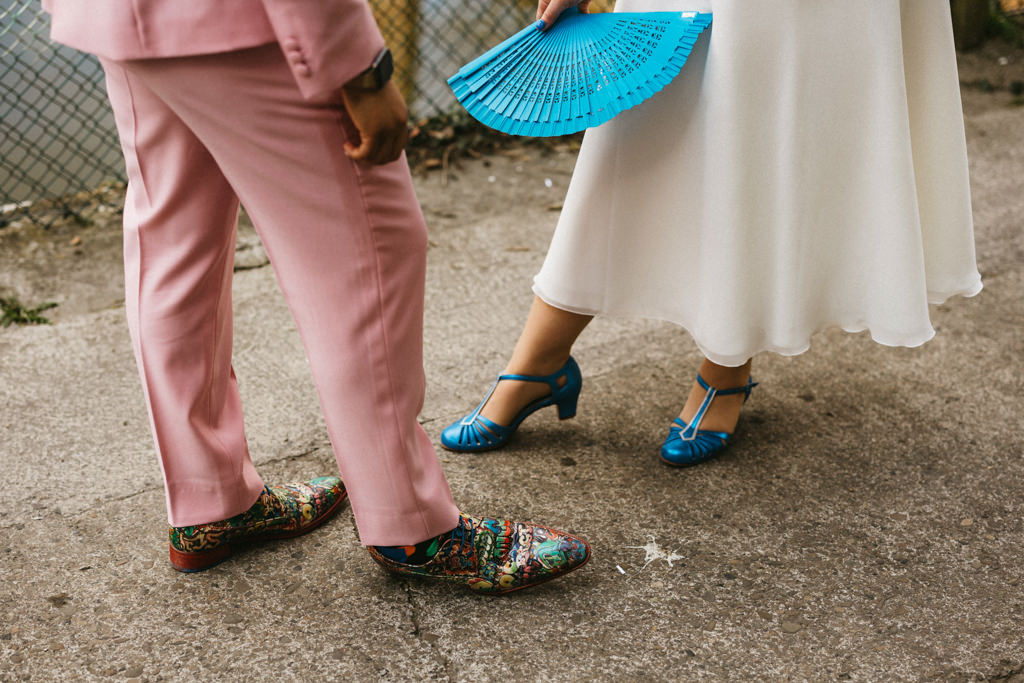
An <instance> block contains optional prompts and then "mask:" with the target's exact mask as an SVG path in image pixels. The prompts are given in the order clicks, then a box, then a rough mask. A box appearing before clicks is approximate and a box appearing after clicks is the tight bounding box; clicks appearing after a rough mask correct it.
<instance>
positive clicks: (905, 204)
mask: <svg viewBox="0 0 1024 683" xmlns="http://www.w3.org/2000/svg"><path fill="white" fill-rule="evenodd" d="M663 10H702V11H708V10H710V11H713V12H714V23H713V24H712V27H711V29H710V30H709V31H708V32H706V33H705V35H704V37H702V39H701V40H700V42H699V43H698V44H697V46H696V48H695V49H694V51H693V53H692V54H691V56H690V58H689V61H688V62H687V64H686V65H685V66H684V67H683V70H682V72H681V73H680V75H679V76H678V77H677V78H676V80H675V81H673V82H672V83H671V84H670V85H669V86H668V87H666V88H665V89H664V90H663V91H662V92H660V93H658V94H657V95H655V96H654V97H653V98H651V99H650V100H648V101H647V102H644V103H643V104H641V105H639V106H637V107H635V108H633V109H631V110H629V111H627V112H625V113H623V114H621V115H619V116H618V117H617V118H615V119H613V120H612V121H610V122H608V123H606V124H604V125H603V126H600V127H598V128H595V129H593V130H590V131H588V132H587V134H586V136H585V139H584V142H583V147H582V149H581V150H580V155H579V160H578V162H577V166H576V171H575V174H574V175H573V179H572V182H571V184H570V187H569V191H568V195H567V197H566V200H565V205H564V209H563V211H562V215H561V218H560V220H559V222H558V227H557V229H556V231H555V235H554V238H553V241H552V243H551V248H550V250H549V252H548V255H547V258H546V260H545V262H544V265H543V267H542V269H541V271H540V273H539V274H538V275H537V277H536V279H535V281H534V292H535V293H536V294H537V295H538V296H539V297H541V298H542V299H543V300H544V301H546V302H548V303H549V304H551V305H553V306H556V307H558V308H561V309H564V310H568V311H574V312H578V313H588V314H608V315H630V316H642V317H648V318H657V319H662V320H668V321H671V322H674V323H676V324H678V325H681V326H682V327H684V328H685V329H687V330H688V331H689V332H690V333H691V334H692V335H693V337H694V339H695V341H696V343H697V345H698V346H699V347H700V349H701V351H703V353H704V355H705V356H707V357H708V358H709V359H711V360H712V361H714V362H716V363H719V364H721V365H740V364H742V363H743V362H745V361H746V360H747V359H748V358H750V357H751V356H753V355H754V354H756V353H758V352H760V351H765V350H770V351H776V352H778V353H782V354H787V355H793V354H798V353H801V352H803V351H805V350H806V349H807V348H808V345H809V343H810V337H811V335H812V334H813V333H814V332H816V331H817V330H820V329H822V328H825V327H829V326H834V325H838V326H840V327H842V328H843V329H845V330H848V331H851V332H854V331H862V330H870V333H871V336H872V338H873V339H875V340H876V341H878V342H880V343H882V344H887V345H893V346H917V345H919V344H922V343H924V342H925V341H927V340H928V339H930V338H931V337H932V336H933V335H934V330H933V328H932V326H931V322H930V320H929V316H928V304H929V303H939V302H942V301H944V300H945V299H946V298H948V297H950V296H952V295H954V294H961V295H966V296H972V295H974V294H976V293H978V292H979V291H980V290H981V278H980V276H979V274H978V270H977V266H976V263H975V256H974V235H973V224H972V219H971V203H970V189H969V185H968V173H967V152H966V145H965V140H964V124H963V116H962V112H961V108H960V91H959V85H958V78H957V67H956V58H955V53H954V50H953V35H952V28H951V21H950V9H949V3H948V2H945V0H862V1H860V2H849V1H848V0H813V1H812V0H771V1H770V2H767V1H766V2H752V1H751V0H703V1H702V0H620V2H619V3H618V6H617V7H616V11H620V12H632V11H663Z"/></svg>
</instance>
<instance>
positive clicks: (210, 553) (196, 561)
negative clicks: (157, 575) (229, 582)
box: [170, 545, 231, 573]
mask: <svg viewBox="0 0 1024 683" xmlns="http://www.w3.org/2000/svg"><path fill="white" fill-rule="evenodd" d="M170 551H171V566H173V567H174V568H175V569H177V570H178V571H179V572H186V573H191V572H201V571H203V570H204V569H209V568H210V567H212V566H214V565H217V564H220V563H221V562H223V561H224V560H226V559H228V558H229V557H231V546H230V545H222V546H218V547H216V548H211V549H210V550H200V551H199V552H194V553H189V552H183V551H181V550H178V549H177V548H175V547H174V546H173V545H172V546H170Z"/></svg>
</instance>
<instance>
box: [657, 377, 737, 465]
mask: <svg viewBox="0 0 1024 683" xmlns="http://www.w3.org/2000/svg"><path fill="white" fill-rule="evenodd" d="M697 382H699V383H700V386H701V388H702V389H704V391H705V392H706V393H705V394H704V400H703V401H701V404H700V407H699V408H698V409H697V412H696V414H694V416H693V419H691V420H690V424H685V423H684V422H683V421H682V420H681V419H679V418H678V417H677V418H676V419H675V420H673V421H672V427H671V428H670V429H669V430H668V437H666V439H665V443H664V444H662V446H661V459H662V460H663V461H664V462H665V463H667V464H669V465H673V466H675V467H686V466H689V465H696V464H699V463H702V462H704V461H705V460H708V459H710V458H713V457H714V456H716V455H718V454H719V453H721V452H722V451H723V450H725V447H726V446H727V445H728V444H729V437H730V436H732V435H731V434H728V433H726V432H715V431H711V430H709V429H701V428H700V423H701V422H702V421H703V420H704V416H705V415H707V412H708V408H710V407H711V402H712V401H714V400H715V397H716V396H729V395H730V394H740V393H742V394H745V396H744V397H743V402H744V403H746V402H747V399H749V398H750V392H751V391H752V390H753V389H754V387H756V386H757V382H755V381H754V380H753V379H752V378H748V379H747V383H746V384H745V385H743V386H741V387H733V388H731V389H715V388H714V387H713V386H711V385H710V384H708V383H707V382H705V381H704V378H703V377H701V376H700V373H697Z"/></svg>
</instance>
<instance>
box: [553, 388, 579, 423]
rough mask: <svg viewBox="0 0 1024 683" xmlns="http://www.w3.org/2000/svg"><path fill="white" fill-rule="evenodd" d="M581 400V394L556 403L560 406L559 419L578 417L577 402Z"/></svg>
mask: <svg viewBox="0 0 1024 683" xmlns="http://www.w3.org/2000/svg"><path fill="white" fill-rule="evenodd" d="M578 400H579V394H576V395H574V396H570V397H567V398H565V399H563V400H561V401H559V402H558V403H557V404H556V405H557V406H558V419H559V420H568V419H570V418H573V417H576V402H577V401H578Z"/></svg>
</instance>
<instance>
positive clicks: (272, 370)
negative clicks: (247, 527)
mask: <svg viewBox="0 0 1024 683" xmlns="http://www.w3.org/2000/svg"><path fill="white" fill-rule="evenodd" d="M997 49H998V48H990V49H989V51H988V52H985V51H983V52H982V53H979V54H976V55H971V56H968V57H967V58H965V59H964V62H963V64H962V74H963V75H964V80H965V81H973V80H974V79H975V78H976V76H975V73H980V74H991V73H992V72H993V69H996V67H994V66H993V64H995V62H994V61H993V60H996V58H997V57H998V56H1002V55H1000V54H998V53H995V52H992V50H997ZM990 53H991V54H990ZM1010 56H1011V57H1012V59H1011V61H1010V63H1009V65H1008V67H1007V68H1009V69H1011V70H1012V69H1015V70H1016V71H1013V72H1012V73H1013V74H1020V73H1021V69H1022V64H1024V62H1022V59H1021V54H1020V53H1019V52H1013V53H1010ZM1002 66H1006V65H1002ZM996 73H998V74H1000V75H1005V73H1010V72H1003V71H999V70H998V69H996ZM1018 77H1019V76H1018ZM992 82H995V81H992ZM1007 82H1009V81H1007ZM996 85H997V87H998V89H997V90H996V92H991V93H989V92H982V91H980V90H978V89H975V88H967V89H966V90H965V92H964V96H965V111H966V115H967V130H968V136H969V145H970V153H971V171H972V179H973V192H974V199H975V210H976V219H977V239H978V253H979V262H980V267H981V270H982V274H983V277H984V281H985V291H984V292H982V293H981V294H980V295H979V296H977V297H975V298H973V299H969V300H963V299H957V300H953V301H950V302H949V303H948V304H946V305H944V306H939V307H937V308H935V309H934V311H933V321H934V323H935V326H936V327H937V329H938V336H937V337H936V338H935V339H934V340H933V341H931V342H929V343H928V344H926V345H925V346H924V347H922V348H920V349H914V350H907V349H892V348H885V347H882V346H878V345H875V344H873V343H871V342H870V341H869V340H868V339H867V338H866V336H865V335H848V334H844V333H842V332H838V331H834V330H832V331H825V332H823V333H820V334H818V335H817V336H816V337H815V338H814V340H813V345H812V348H811V350H810V351H809V352H807V353H806V354H805V355H803V356H801V357H798V358H781V357H778V356H772V355H764V356H762V357H759V358H757V359H756V361H755V363H756V374H757V376H758V379H759V380H760V381H761V382H762V386H761V387H760V388H759V391H758V392H757V393H756V394H755V395H754V397H753V399H752V400H751V402H750V404H749V405H748V407H747V409H746V410H745V413H744V418H743V419H742V421H741V423H740V427H739V431H738V434H737V438H736V441H735V445H734V447H732V448H731V449H730V451H729V452H728V454H727V455H725V456H723V457H721V458H719V459H717V460H715V461H713V462H710V463H708V464H706V465H704V466H701V467H698V468H693V469H686V470H673V469H669V468H666V467H664V466H662V465H661V464H659V463H658V462H657V459H656V457H655V454H656V452H657V448H658V446H659V444H660V441H661V439H662V438H663V436H664V432H665V430H666V429H667V426H668V423H669V422H670V420H671V419H672V417H673V416H674V415H675V414H676V412H677V411H678V410H679V406H680V405H681V402H682V400H683V397H684V395H685V391H686V387H688V385H689V382H690V381H691V377H692V372H693V368H694V367H695V364H696V363H697V360H698V358H699V356H698V352H697V351H696V349H695V348H694V346H693V344H692V343H691V342H690V341H689V340H688V338H687V337H686V336H685V335H684V334H682V333H681V332H680V331H679V330H678V329H676V328H673V327H672V326H670V325H666V324H662V323H654V322H647V321H635V320H615V319H604V320H598V321H596V322H595V323H594V324H593V325H592V326H591V327H590V328H589V329H588V330H587V331H586V332H585V333H584V335H583V337H582V338H581V339H580V342H579V345H578V348H577V351H576V355H577V357H578V359H579V361H580V364H581V366H582V368H583V371H584V381H585V388H584V394H583V397H582V399H581V405H580V413H579V416H578V417H577V418H576V419H575V420H572V421H569V422H565V423H559V422H558V421H557V420H556V419H555V417H554V415H553V414H547V413H542V414H540V415H538V416H537V417H535V418H532V419H531V420H530V421H529V422H528V423H527V425H526V426H525V427H524V428H523V429H522V430H521V433H520V434H519V435H518V437H517V438H516V439H515V441H514V443H513V444H512V445H511V446H510V447H509V448H507V449H506V450H503V451H499V452H495V453H490V454H484V455H475V456H466V455H454V454H450V453H447V452H441V457H442V459H443V461H444V465H445V468H446V471H447V473H448V475H449V477H450V480H451V484H452V488H453V491H454V493H455V496H456V499H457V500H458V501H459V503H460V505H461V506H462V507H463V509H465V510H467V511H470V512H481V513H487V514H495V515H508V516H512V517H519V518H525V519H529V520H534V521H543V522H546V523H549V524H552V525H555V526H560V527H563V528H567V529H571V530H574V531H576V532H579V533H581V534H583V535H585V536H586V537H587V538H588V539H589V540H590V542H591V544H592V546H593V551H594V559H593V561H592V562H591V563H590V564H589V565H587V566H586V567H584V568H583V569H582V570H580V571H579V572H576V573H575V574H573V575H571V576H569V577H567V578H565V579H564V580H561V581H557V582H553V583H549V584H546V585H544V586H541V587H539V588H537V589H535V590H533V591H527V592H522V593H517V594H515V595H513V596H509V597H506V598H500V599H495V598H487V597H483V596H477V595H474V594H471V593H470V592H468V591H467V590H464V589H462V588H460V587H455V586H448V585H441V584H432V583H420V582H413V581H402V580H395V579H393V578H390V577H388V576H386V575H384V574H383V573H381V572H380V571H379V570H378V569H377V567H376V566H375V565H374V564H373V563H372V562H371V561H370V559H369V557H368V556H367V555H366V553H365V552H364V551H362V550H361V549H360V547H359V544H358V541H357V537H356V533H355V529H354V527H353V523H352V517H351V513H350V512H349V511H348V510H344V511H343V512H342V513H341V514H339V515H338V516H337V517H336V518H335V519H334V520H332V521H331V522H329V523H328V524H326V525H325V526H324V527H323V528H322V529H320V530H318V531H316V532H315V533H312V534H310V535H308V536H304V537H301V538H298V539H295V540H292V541H287V542H281V543H275V544H269V545H265V546H261V547H258V548H254V549H252V550H249V551H247V552H244V553H242V554H240V555H238V556H236V557H235V558H233V559H232V560H230V561H229V562H226V563H224V564H223V565H221V566H218V567H216V568H215V569H212V570H210V571H207V572H205V573H201V574H197V575H183V574H179V573H176V572H174V571H173V570H171V568H170V567H169V565H168V564H167V559H166V527H165V523H166V522H165V516H164V509H163V493H162V489H161V483H160V474H159V469H158V466H157V462H156V459H155V457H154V455H153V447H152V444H151V440H150V436H149V432H148V424H147V418H146V414H145V410H144V407H143V405H142V401H141V391H140V388H139V386H138V379H137V376H136V372H135V368H134V363H133V360H132V355H131V348H130V345H129V341H128V335H127V331H126V328H125V324H124V321H123V317H124V316H123V311H122V294H121V291H120V286H121V285H120V282H121V275H120V273H119V265H118V262H119V259H120V254H119V242H118V229H117V225H116V216H112V217H110V218H109V219H105V220H99V221H97V223H96V224H95V225H93V226H91V227H81V226H74V225H58V226H55V227H54V228H52V229H51V230H50V231H46V232H44V231H40V230H37V229H34V228H32V227H31V226H20V227H19V226H10V227H8V228H5V229H3V230H0V272H2V273H3V276H2V277H3V280H2V281H0V285H2V286H3V287H5V288H7V289H8V290H12V291H14V292H16V293H17V294H18V295H19V296H20V297H21V298H22V299H23V300H25V301H26V302H27V303H31V302H39V301H42V300H55V301H58V302H59V303H60V306H59V307H58V308H57V309H54V311H51V312H52V313H53V314H54V316H53V317H54V321H55V324H54V325H53V326H43V327H20V328H15V327H12V328H9V329H6V330H0V405H2V406H3V409H2V413H0V680H3V681H15V680H38V681H46V680H76V681H77V680H98V679H103V678H108V677H109V678H114V679H137V680H145V681H161V680H164V681H169V680H204V681H205V680H209V681H221V680H224V681H236V680H237V681H242V680H252V679H268V678H273V679H281V680H300V679H304V680H342V679H356V680H375V679H389V680H390V679H413V680H455V681H477V680H499V679H501V680H534V679H554V680H563V679H570V678H573V679H612V680H639V679H652V680H680V679H682V680H690V679H696V678H710V679H716V680H738V681H747V680H763V679H772V680H806V681H818V680H836V679H851V680H871V681H888V680H943V681H945V680H951V681H960V680H991V681H1017V682H1018V683H1019V682H1021V681H1024V585H1022V583H1021V582H1022V578H1024V567H1022V550H1021V548H1022V547H1024V523H1022V515H1024V462H1022V455H1024V434H1022V426H1024V425H1022V419H1021V414H1022V411H1024V373H1022V370H1021V359H1022V357H1024V332H1022V323H1024V309H1022V303H1021V302H1022V300H1024V236H1022V231H1021V223H1022V218H1024V205H1022V203H1021V200H1020V189H1021V188H1020V182H1021V177H1022V175H1024V144H1022V142H1024V109H1021V108H1020V107H1013V106H1011V104H1010V101H1009V100H1010V95H1009V93H1007V92H1006V90H1005V89H1003V86H1002V85H1000V84H999V83H996ZM573 163H574V155H573V154H572V153H571V152H569V151H562V152H558V153H555V154H552V155H549V156H538V155H537V154H536V153H535V152H512V153H510V154H509V155H502V156H495V157H491V158H487V159H483V160H479V161H474V162H470V163H466V164H464V165H463V167H462V168H461V169H455V171H454V174H455V176H457V177H454V178H452V180H451V181H450V182H449V183H448V184H447V185H445V186H442V185H441V183H440V178H439V176H437V175H432V176H428V177H426V178H420V179H418V180H417V188H418V191H419V193H420V196H421V199H422V201H423V204H424V210H425V214H426V216H427V219H428V223H429V224H430V226H431V234H432V236H431V249H430V252H429V273H428V294H427V319H426V368H427V374H428V379H429V392H428V396H427V401H426V405H425V408H424V411H423V415H422V420H423V422H424V424H425V426H426V428H427V430H428V431H429V432H430V433H431V434H432V435H433V436H434V437H435V438H436V436H437V435H438V433H439V431H440V429H441V427H443V426H444V425H445V424H447V422H448V421H450V420H453V419H455V418H456V417H458V416H460V415H461V414H462V413H463V412H464V411H465V410H466V409H468V408H470V407H472V406H473V405H474V404H475V402H476V401H477V400H479V397H480V396H481V394H482V392H483V391H484V390H485V389H486V388H487V386H488V385H489V383H490V382H491V381H492V378H493V375H494V374H495V373H496V372H497V371H499V370H500V369H501V368H502V366H503V363H504V360H505V358H506V355H507V353H508V352H509V350H510V349H511V346H512V344H513V342H514V341H515V338H516V335H517V333H518V330H519V327H520V325H521V323H522V320H523V318H524V316H525V313H526V310H527V308H528V306H529V303H530V294H529V285H530V281H531V277H532V275H533V274H534V272H535V271H536V270H537V269H538V267H539V264H540V261H541V259H542V257H543V253H544V250H545V248H546V246H547V243H548V240H549V238H550V234H551V231H552V229H553V227H554V224H555V220H556V217H557V212H555V211H553V210H551V209H550V207H552V206H557V205H558V204H559V203H560V201H561V198H562V196H563V195H564V192H565V189H566V185H567V182H568V180H569V177H570V173H571V169H572V166H573ZM491 178H493V182H491ZM545 179H551V181H552V182H551V185H552V187H551V188H548V187H547V186H546V183H545V182H544V181H545ZM76 237H77V238H78V240H74V238H76ZM72 241H74V244H72ZM238 260H239V263H240V265H242V266H244V268H243V269H240V270H239V272H237V273H236V278H235V310H236V348H235V368H236V370H237V373H238V375H239V378H240V380H241V387H242V393H243V398H244V401H245V405H246V410H247V412H246V419H247V428H248V434H249V439H250V445H251V449H252V452H253V454H254V457H255V460H256V462H257V464H258V467H259V469H260V471H261V473H262V474H263V475H264V477H265V478H266V479H267V480H270V481H278V480H291V479H297V478H303V477H307V476H311V475H315V474H320V473H327V472H332V471H334V464H333V456H332V454H331V451H330V448H329V445H328V443H327V439H326V436H325V432H324V428H323V424H322V421H321V418H320V417H319V410H318V407H317V402H316V397H315V394H314V391H313V389H312V386H311V383H310V381H309V378H308V373H307V368H306V363H305V360H304V357H303V353H302V350H301V348H300V346H299V343H298V339H297V336H296V333H295V330H294V327H293V325H292V322H291V319H290V317H289V315H288V312H287V310H286V308H285V306H284V303H283V301H282V299H281V296H280V294H279V292H278V289H277V285H276V284H275V283H274V280H273V276H272V273H271V270H270V269H269V268H266V267H261V264H262V263H263V259H262V256H261V253H260V248H259V246H258V244H257V243H256V242H255V241H254V239H253V237H252V235H251V231H249V230H247V229H244V230H243V233H242V239H241V241H240V250H239V256H238Z"/></svg>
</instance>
